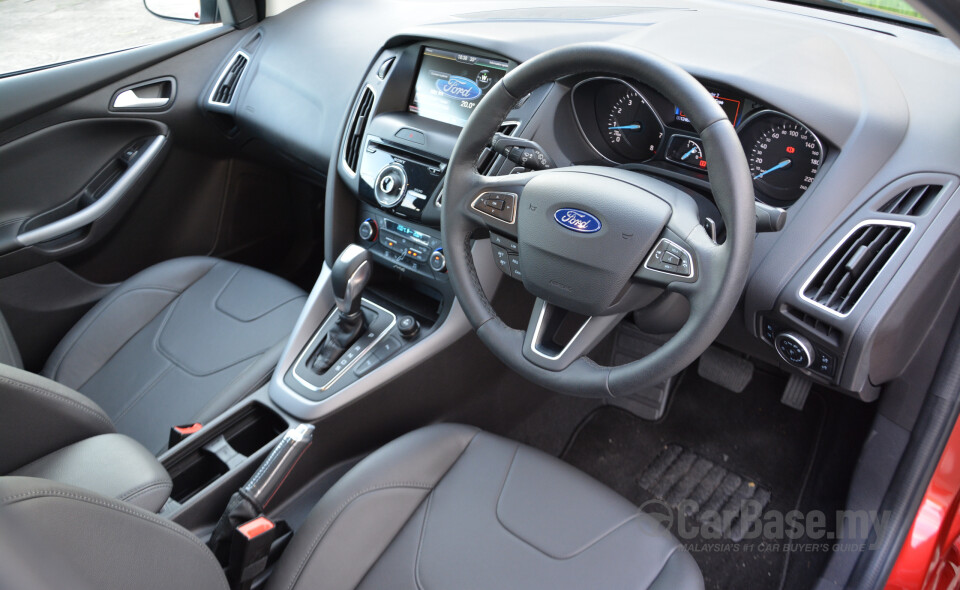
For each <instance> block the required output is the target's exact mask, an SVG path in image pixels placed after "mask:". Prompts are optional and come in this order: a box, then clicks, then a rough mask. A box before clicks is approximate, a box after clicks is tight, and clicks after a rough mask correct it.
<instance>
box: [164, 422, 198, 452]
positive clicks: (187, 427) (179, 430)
mask: <svg viewBox="0 0 960 590" xmlns="http://www.w3.org/2000/svg"><path fill="white" fill-rule="evenodd" d="M201 428H203V424H201V423H200V422H194V423H193V424H181V425H180V426H171V427H170V440H169V441H168V442H167V448H170V449H172V448H173V447H175V446H176V445H177V444H179V443H181V442H183V441H185V440H186V439H187V438H188V437H189V436H190V435H192V434H196V433H198V432H200V429H201Z"/></svg>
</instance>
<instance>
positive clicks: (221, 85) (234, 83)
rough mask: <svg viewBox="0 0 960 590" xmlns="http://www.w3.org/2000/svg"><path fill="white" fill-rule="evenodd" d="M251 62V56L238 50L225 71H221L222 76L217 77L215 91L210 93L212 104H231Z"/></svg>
mask: <svg viewBox="0 0 960 590" xmlns="http://www.w3.org/2000/svg"><path fill="white" fill-rule="evenodd" d="M249 62H250V57H249V56H248V55H247V54H246V53H244V52H242V51H238V52H237V54H236V55H234V56H233V59H231V60H230V63H229V64H227V67H226V68H224V69H223V72H221V73H220V77H219V78H217V83H216V84H214V86H213V92H211V93H210V104H215V105H220V106H224V107H226V106H230V103H231V102H232V101H233V95H234V93H235V92H236V90H237V88H238V87H239V86H240V79H241V78H242V77H243V72H244V71H245V70H246V69H247V64H248V63H249Z"/></svg>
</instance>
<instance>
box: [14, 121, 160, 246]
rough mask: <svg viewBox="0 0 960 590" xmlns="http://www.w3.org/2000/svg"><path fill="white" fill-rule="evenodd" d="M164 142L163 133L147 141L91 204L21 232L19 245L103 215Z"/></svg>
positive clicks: (67, 230) (59, 233) (63, 232)
mask: <svg viewBox="0 0 960 590" xmlns="http://www.w3.org/2000/svg"><path fill="white" fill-rule="evenodd" d="M166 141H167V136H166V135H158V136H156V137H154V138H153V139H152V140H151V141H150V143H148V144H147V145H146V146H145V147H144V148H143V152H142V153H141V154H140V155H139V156H138V157H137V159H136V160H134V162H133V164H132V165H131V166H130V167H129V168H127V169H126V170H125V171H124V173H123V174H121V175H120V178H118V179H117V180H116V182H114V183H113V186H111V187H110V188H109V189H107V192H105V193H103V196H101V197H100V198H99V199H97V200H96V201H94V202H93V203H92V204H90V205H89V206H87V207H84V208H83V209H81V210H79V211H77V212H76V213H73V214H72V215H68V216H66V217H64V218H63V219H58V220H56V221H54V222H51V223H48V224H46V225H42V226H40V227H38V228H36V229H31V230H29V231H26V232H23V233H22V234H20V235H18V236H17V241H18V242H20V245H21V246H32V245H34V244H39V243H41V242H47V241H50V240H53V239H56V238H59V237H61V236H65V235H67V234H69V233H70V232H72V231H76V230H78V229H80V228H81V227H84V226H87V225H90V224H91V223H93V222H94V221H96V220H98V219H100V218H101V217H103V216H104V215H106V213H107V212H108V211H109V210H110V209H111V208H112V207H113V206H114V205H115V204H117V203H118V202H119V201H120V199H121V198H122V197H123V195H124V194H126V192H127V190H128V189H129V188H130V187H131V186H133V184H134V183H135V182H136V181H137V180H139V179H140V176H141V175H142V174H143V172H144V170H146V168H147V166H149V165H150V163H151V162H153V159H154V158H155V157H156V156H157V154H159V153H160V150H161V149H162V148H163V144H164V143H165V142H166Z"/></svg>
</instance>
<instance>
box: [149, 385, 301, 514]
mask: <svg viewBox="0 0 960 590" xmlns="http://www.w3.org/2000/svg"><path fill="white" fill-rule="evenodd" d="M286 429H287V422H286V420H284V419H283V418H281V417H280V415H279V414H277V413H276V412H274V411H273V410H271V409H270V408H268V407H267V406H265V405H263V404H261V403H258V402H254V403H251V404H249V405H247V406H244V407H242V408H240V409H239V410H237V411H236V413H234V414H233V415H231V416H229V417H227V418H226V419H225V420H224V421H223V422H221V423H219V424H216V425H214V426H212V427H205V428H203V429H201V430H200V431H199V432H198V433H197V434H194V435H192V436H191V437H190V438H188V439H187V440H186V441H185V442H184V443H183V444H182V445H181V446H182V447H183V448H182V449H178V452H177V453H176V455H174V456H172V457H170V458H168V459H166V460H165V461H164V467H165V468H166V470H167V472H168V473H170V477H171V479H173V492H172V493H171V494H170V497H171V498H172V499H173V500H175V501H176V502H179V503H181V504H183V503H184V502H186V501H187V500H189V499H190V498H192V497H194V496H195V495H197V494H198V493H200V492H201V491H203V490H204V488H206V487H207V486H210V485H211V484H213V483H214V482H215V481H217V479H219V478H220V477H222V476H223V475H225V474H226V473H228V472H229V471H230V470H231V469H234V468H237V467H239V466H240V465H241V464H243V463H244V462H245V461H246V459H247V457H249V456H251V455H253V454H255V453H256V452H257V451H259V450H260V449H262V448H264V447H266V446H268V445H269V444H270V443H272V442H273V440H274V439H275V438H277V436H279V435H280V434H281V433H283V432H284V431H285V430H286Z"/></svg>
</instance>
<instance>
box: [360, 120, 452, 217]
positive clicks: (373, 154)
mask: <svg viewBox="0 0 960 590" xmlns="http://www.w3.org/2000/svg"><path fill="white" fill-rule="evenodd" d="M445 168H446V164H445V163H442V162H435V161H432V160H429V159H427V158H424V157H422V156H419V155H416V154H413V153H411V152H409V151H408V150H404V149H401V148H399V147H396V146H393V145H389V144H387V143H386V142H383V141H381V140H379V139H377V138H375V137H369V138H368V140H367V145H366V148H365V150H364V153H363V154H362V157H361V161H360V174H359V176H360V186H359V194H360V198H361V199H363V200H364V201H365V202H367V203H369V204H370V205H375V206H377V207H379V208H381V209H383V210H386V211H389V212H390V213H392V214H393V215H396V216H398V217H404V218H406V219H413V220H420V218H421V216H422V213H423V210H424V209H425V208H426V207H427V206H428V205H429V204H430V203H431V202H432V201H433V200H434V199H436V197H437V191H438V190H439V187H440V182H441V180H442V179H443V173H444V170H445Z"/></svg>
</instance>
